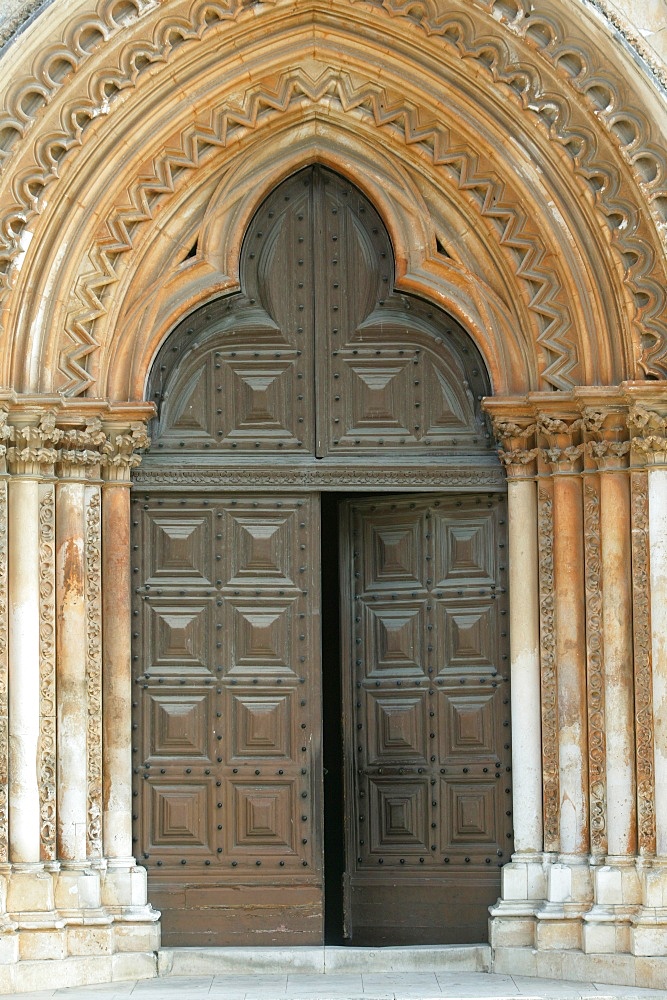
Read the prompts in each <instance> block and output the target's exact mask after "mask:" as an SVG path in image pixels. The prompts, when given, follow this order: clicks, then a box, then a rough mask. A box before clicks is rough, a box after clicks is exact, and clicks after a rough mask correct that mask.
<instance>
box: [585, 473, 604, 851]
mask: <svg viewBox="0 0 667 1000" xmlns="http://www.w3.org/2000/svg"><path fill="white" fill-rule="evenodd" d="M596 479H597V477H589V478H588V479H587V480H586V483H585V485H584V559H585V564H584V565H585V569H584V580H585V587H586V654H587V656H586V659H587V687H588V699H587V701H588V757H589V772H588V773H589V795H590V825H591V853H592V854H594V855H597V856H598V857H600V856H604V855H606V853H607V830H606V828H607V773H606V756H607V754H606V738H605V697H604V671H603V663H604V651H603V636H602V560H601V548H600V496H599V492H598V483H597V482H596V481H595V480H596Z"/></svg>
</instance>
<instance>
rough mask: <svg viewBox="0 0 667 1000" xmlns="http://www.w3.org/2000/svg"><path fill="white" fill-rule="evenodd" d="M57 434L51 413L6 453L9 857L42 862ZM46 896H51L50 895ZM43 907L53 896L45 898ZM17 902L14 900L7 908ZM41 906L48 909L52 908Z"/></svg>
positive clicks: (25, 428) (22, 429) (15, 433)
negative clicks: (48, 566) (46, 580)
mask: <svg viewBox="0 0 667 1000" xmlns="http://www.w3.org/2000/svg"><path fill="white" fill-rule="evenodd" d="M59 437H60V432H59V431H58V430H57V428H56V427H55V419H54V418H53V415H52V414H49V413H47V414H46V415H44V416H43V417H42V418H41V420H40V421H39V423H36V422H32V414H28V415H26V416H25V418H24V420H21V422H20V423H19V422H18V421H17V423H16V425H15V426H14V427H13V428H12V439H13V445H12V447H10V448H9V450H8V453H7V456H8V459H9V463H10V469H11V472H12V477H11V480H10V482H9V486H8V521H7V533H8V562H9V587H8V602H9V609H8V624H9V768H10V782H9V827H10V841H9V857H10V860H11V861H12V862H13V863H14V864H21V865H29V864H33V865H34V864H38V863H39V862H41V860H42V844H41V836H40V829H41V798H40V787H39V784H40V783H39V778H40V769H39V761H40V737H41V726H40V694H41V678H40V584H41V580H40V482H41V481H42V477H43V475H44V474H46V475H47V476H48V475H52V469H53V463H54V462H55V460H56V457H57V452H56V450H55V448H54V445H55V444H57V442H58V440H59ZM47 896H48V893H47ZM43 902H44V903H45V904H48V903H49V902H50V901H49V900H48V899H46V898H45V900H43ZM15 903H16V900H14V899H12V900H10V901H9V904H8V905H9V906H10V908H11V907H12V906H14V905H15ZM38 908H49V906H48V905H45V906H43V907H35V909H38Z"/></svg>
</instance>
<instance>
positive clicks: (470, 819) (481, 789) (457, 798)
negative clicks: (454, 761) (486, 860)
mask: <svg viewBox="0 0 667 1000" xmlns="http://www.w3.org/2000/svg"><path fill="white" fill-rule="evenodd" d="M496 793H497V786H496V784H495V783H494V782H492V781H477V782H474V781H470V780H467V781H465V782H464V781H455V780H451V781H450V780H447V781H445V780H444V779H443V781H442V782H441V789H440V801H441V807H440V814H441V829H442V834H443V850H445V851H446V850H448V849H451V850H454V849H456V848H457V847H458V848H459V849H460V848H461V847H466V848H470V847H472V846H473V845H478V846H483V847H484V848H486V849H495V848H497V847H498V844H497V839H496V830H497V828H498V827H497V820H498V817H497V816H496V812H497V801H496V798H497V795H496Z"/></svg>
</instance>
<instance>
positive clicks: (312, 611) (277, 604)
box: [133, 167, 511, 945]
mask: <svg viewBox="0 0 667 1000" xmlns="http://www.w3.org/2000/svg"><path fill="white" fill-rule="evenodd" d="M240 275H241V282H240V284H241V290H240V291H239V292H237V293H234V294H231V295H228V296H226V297H224V298H221V299H218V300H216V301H214V302H211V303H209V304H208V305H206V306H203V307H201V308H200V309H198V310H197V311H196V312H194V313H193V314H192V315H190V316H189V317H187V318H186V319H185V320H184V321H183V322H182V323H181V324H180V325H179V326H178V327H177V328H176V329H175V330H174V332H173V333H172V334H171V336H170V337H169V338H168V340H167V341H166V342H165V344H164V346H163V348H162V349H161V351H160V353H159V355H158V358H157V360H156V362H155V365H154V368H153V373H152V377H151V384H150V388H151V393H152V395H153V398H155V399H156V402H157V403H158V405H159V410H160V413H159V417H158V419H157V420H156V422H155V426H154V428H153V433H152V436H153V441H154V444H153V447H152V450H151V453H150V454H149V456H147V459H146V465H147V467H153V468H155V469H157V470H158V471H160V475H159V476H158V477H157V478H156V480H155V483H156V485H154V487H153V488H152V489H151V490H149V491H148V492H145V491H142V493H141V494H139V493H137V494H135V497H134V511H135V514H134V517H133V530H134V538H133V548H134V552H135V554H136V560H135V566H134V574H135V575H134V583H135V586H134V630H133V641H134V649H133V661H134V665H135V666H134V670H135V684H136V687H135V690H136V698H135V716H134V735H133V754H134V761H135V767H134V796H135V803H136V808H135V812H134V822H135V843H136V845H137V847H136V850H137V854H138V856H139V859H140V860H141V861H142V863H145V864H146V866H147V868H148V872H149V888H150V896H151V900H152V902H153V904H154V905H155V906H157V907H159V908H160V909H161V910H162V913H163V941H164V943H165V944H167V945H177V944H181V945H185V944H233V943H237V944H241V943H248V944H250V943H252V944H314V943H318V942H321V941H322V940H323V933H324V931H323V896H324V874H325V871H326V865H327V860H326V857H325V846H324V826H323V801H322V798H323V796H322V759H321V749H322V748H321V744H322V733H323V726H325V727H326V726H329V727H330V728H331V730H332V732H333V733H334V737H333V745H334V746H335V744H336V741H337V734H338V733H339V732H340V733H342V750H341V753H340V756H338V757H337V758H336V759H335V761H334V764H335V766H336V767H339V768H342V769H344V773H345V781H344V785H345V792H344V794H345V803H344V808H343V809H342V810H341V812H342V813H344V815H345V816H346V817H347V827H346V829H345V830H343V829H342V828H341V829H339V830H338V831H337V835H338V836H339V837H340V838H341V840H342V839H344V842H345V857H344V864H343V866H342V867H343V868H344V878H343V883H344V894H343V899H342V903H343V904H344V910H345V933H346V936H347V937H348V938H350V939H351V940H352V941H353V942H354V943H364V942H365V943H402V942H403V943H410V942H418V941H421V942H425V943H427V942H437V941H457V940H458V941H465V940H483V939H484V938H485V936H486V930H485V928H486V906H487V905H488V904H489V903H491V902H493V901H494V900H495V898H496V897H497V895H498V888H499V877H498V875H499V873H498V868H497V866H498V864H499V863H502V862H499V859H505V858H507V857H508V856H509V851H510V849H511V818H510V807H509V802H510V796H509V793H506V792H505V787H509V786H508V784H507V780H506V779H507V777H508V775H507V772H506V770H505V769H506V767H507V763H508V759H509V740H508V739H507V738H506V737H507V734H508V729H507V725H508V723H509V718H508V704H509V703H508V691H507V690H506V687H507V685H506V684H505V683H504V680H505V679H506V678H503V667H504V665H505V661H506V652H505V649H506V629H505V625H504V623H505V622H506V617H504V616H505V611H506V608H505V603H504V596H505V595H504V587H503V580H504V574H505V566H504V558H503V545H504V541H503V531H504V520H505V519H504V516H503V513H502V509H503V498H502V495H499V494H494V493H491V494H488V495H486V494H485V495H484V496H481V495H477V496H472V495H469V496H466V497H463V496H448V495H444V494H443V495H440V496H437V497H436V496H430V497H428V496H411V497H409V498H407V499H405V498H403V497H401V496H395V497H391V498H388V497H382V498H376V499H373V500H370V499H362V498H359V499H355V500H350V501H347V502H346V503H345V504H343V505H342V506H341V519H340V533H339V534H340V581H341V597H340V609H341V611H340V628H341V629H342V637H341V644H340V649H341V657H340V659H341V663H340V664H339V663H338V662H334V663H332V662H331V660H330V659H328V658H325V670H326V671H329V672H330V671H332V670H334V671H338V670H341V684H340V689H341V691H342V707H341V705H340V703H336V702H337V699H336V698H329V697H327V699H326V700H325V704H324V707H323V704H322V697H321V681H322V677H321V668H320V610H321V609H324V611H325V612H326V610H327V609H328V608H329V607H331V606H333V605H335V604H337V596H336V599H335V600H334V599H333V595H332V597H331V598H328V597H327V593H326V590H325V593H324V596H323V597H322V595H321V579H320V577H321V573H320V566H321V554H320V508H321V494H320V490H321V489H322V488H325V489H333V490H335V489H341V486H340V485H339V481H340V482H341V483H342V482H343V481H344V483H345V486H346V489H347V490H348V492H349V491H350V490H352V491H354V490H355V489H360V488H366V489H368V484H369V482H370V481H371V480H372V473H373V470H376V471H377V470H378V469H379V470H380V471H381V472H382V475H383V477H384V479H383V481H384V482H385V483H386V482H389V483H391V481H392V477H394V476H395V477H396V480H397V484H399V483H400V485H401V486H403V487H404V486H405V485H406V484H407V483H409V482H410V472H409V468H408V470H407V473H406V469H405V463H406V461H407V462H408V463H409V462H414V468H415V469H418V468H419V467H420V466H422V465H423V464H424V463H426V462H429V461H434V462H437V463H439V467H441V468H444V467H446V465H447V463H448V462H459V461H460V456H461V455H465V456H471V455H473V456H474V455H477V456H479V459H478V460H479V461H486V460H487V459H486V452H487V449H488V435H486V434H485V426H484V423H483V420H482V418H481V416H480V413H479V408H478V400H479V398H480V397H481V396H482V395H484V394H485V393H487V392H488V381H487V379H486V373H485V371H484V367H483V364H482V362H481V358H480V357H479V354H478V352H477V351H476V349H475V347H474V345H473V343H472V341H471V340H470V339H469V337H468V336H467V335H466V334H465V332H464V331H463V330H462V329H461V328H460V327H459V326H458V325H457V324H456V323H455V322H454V321H453V320H452V319H451V318H450V317H448V316H447V315H445V314H444V313H442V312H439V311H438V310H437V309H435V308H434V307H433V306H431V305H429V304H428V303H425V302H421V301H420V300H417V299H414V298H411V297H408V296H405V295H399V294H397V293H396V292H395V291H394V290H393V280H394V274H393V254H392V249H391V243H390V240H389V237H388V234H387V231H386V229H385V227H384V225H383V223H382V221H381V219H380V217H379V215H378V214H377V212H376V211H375V209H374V208H373V207H372V206H371V205H370V203H369V202H368V201H367V199H365V198H364V196H363V195H361V193H360V192H359V191H357V190H356V189H355V188H354V187H352V186H351V185H350V184H349V183H348V182H347V181H345V180H343V179H342V178H341V177H339V176H338V175H336V174H334V173H332V172H331V171H328V170H326V169H324V168H322V167H312V168H309V169H308V170H305V171H302V172H301V173H299V174H296V175H295V176H293V177H291V178H289V179H288V180H287V181H285V182H284V183H283V184H282V185H280V187H278V188H277V189H276V190H275V191H274V192H273V194H272V195H270V196H269V197H268V198H267V199H266V201H265V202H264V203H263V204H262V205H261V206H260V208H259V209H258V211H257V213H256V215H255V217H254V219H253V220H252V222H251V224H250V226H249V229H248V232H247V235H246V239H245V241H244V245H243V249H242V253H241V261H240ZM399 468H400V474H399ZM392 469H395V470H397V471H396V472H395V473H394V472H392ZM369 470H370V471H369ZM327 477H328V478H327ZM379 481H380V480H379V479H378V482H379ZM223 484H224V485H223ZM385 488H386V487H385ZM326 509H327V510H329V511H330V510H331V509H332V508H331V503H329V504H328V505H327V506H326ZM334 568H335V567H334ZM333 575H335V573H334V574H332V573H330V572H329V571H326V575H325V577H324V585H325V586H331V585H332V584H331V578H332V576H333ZM333 585H334V586H336V587H337V586H338V584H337V583H335V584H333ZM328 624H329V631H328V634H329V635H330V634H331V629H332V628H333V629H334V630H335V631H338V629H339V622H338V621H335V622H334V623H333V625H332V623H331V622H329V623H328ZM325 652H326V650H325ZM334 687H335V686H334ZM325 690H326V691H327V692H328V691H330V690H331V688H330V686H328V685H327V684H326V683H325ZM341 712H342V715H341ZM341 719H342V728H341ZM328 766H329V768H330V765H328ZM330 769H331V768H330ZM333 836H334V838H335V837H336V831H334V834H333ZM331 837H332V833H331V830H330V829H329V830H328V841H327V851H329V850H330V845H331V843H332V840H331ZM336 881H337V879H336ZM328 891H331V892H332V893H335V892H336V891H337V886H336V885H333V886H328ZM329 912H333V911H331V910H330V911H329Z"/></svg>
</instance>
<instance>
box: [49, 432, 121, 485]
mask: <svg viewBox="0 0 667 1000" xmlns="http://www.w3.org/2000/svg"><path fill="white" fill-rule="evenodd" d="M110 450H111V446H110V444H109V441H108V439H107V436H106V434H105V432H104V431H103V429H102V421H101V420H100V418H99V417H88V418H87V419H86V425H85V427H84V428H83V429H82V428H79V427H70V428H68V429H67V430H65V431H64V432H63V437H62V438H61V441H60V448H59V449H58V475H59V476H60V477H61V478H63V479H79V478H84V479H85V478H88V476H89V474H90V473H91V472H94V470H95V467H97V469H98V471H99V467H100V466H101V465H102V464H103V463H104V462H105V461H106V457H107V455H108V453H109V451H110Z"/></svg>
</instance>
